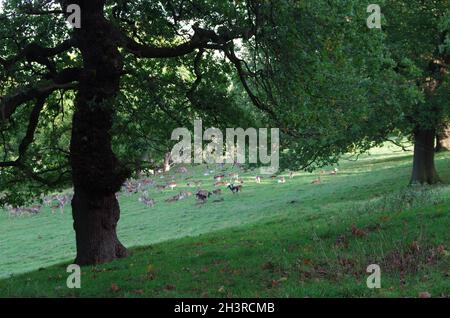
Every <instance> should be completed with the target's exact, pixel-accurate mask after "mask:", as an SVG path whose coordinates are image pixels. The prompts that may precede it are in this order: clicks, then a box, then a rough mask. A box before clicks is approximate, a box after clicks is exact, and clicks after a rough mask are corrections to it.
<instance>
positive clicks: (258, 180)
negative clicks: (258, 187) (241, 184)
mask: <svg viewBox="0 0 450 318" xmlns="http://www.w3.org/2000/svg"><path fill="white" fill-rule="evenodd" d="M255 181H256V183H258V184H259V183H261V177H260V176H256V177H255Z"/></svg>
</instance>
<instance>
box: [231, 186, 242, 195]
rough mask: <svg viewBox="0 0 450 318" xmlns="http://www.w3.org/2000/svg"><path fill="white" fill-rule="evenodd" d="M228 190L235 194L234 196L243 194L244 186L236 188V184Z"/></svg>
mask: <svg viewBox="0 0 450 318" xmlns="http://www.w3.org/2000/svg"><path fill="white" fill-rule="evenodd" d="M228 189H230V190H231V192H233V194H236V193H239V192H242V186H241V185H238V186H235V185H234V184H230V185H229V186H228Z"/></svg>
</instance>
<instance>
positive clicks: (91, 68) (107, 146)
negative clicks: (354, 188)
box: [70, 0, 129, 265]
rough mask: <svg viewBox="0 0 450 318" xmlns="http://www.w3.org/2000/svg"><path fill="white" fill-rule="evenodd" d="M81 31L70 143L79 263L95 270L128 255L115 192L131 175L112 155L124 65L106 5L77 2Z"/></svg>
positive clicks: (78, 35)
mask: <svg viewBox="0 0 450 318" xmlns="http://www.w3.org/2000/svg"><path fill="white" fill-rule="evenodd" d="M79 4H80V6H81V12H82V17H81V20H82V28H80V29H76V30H75V37H76V40H77V43H78V47H79V49H80V51H81V54H82V57H83V66H84V71H83V75H82V76H81V79H80V84H79V85H80V87H79V90H78V95H77V98H76V101H75V112H74V116H73V123H72V137H71V144H70V163H71V167H72V178H73V184H74V192H75V193H74V198H73V200H72V214H73V220H74V230H75V233H76V243H77V257H76V260H75V263H77V264H79V265H91V264H99V263H105V262H109V261H112V260H114V259H116V258H121V257H125V256H127V254H128V253H127V250H126V249H125V247H124V246H123V245H122V244H121V243H120V241H119V239H118V238H117V233H116V228H117V222H118V221H119V217H120V209H119V203H118V201H117V199H116V197H115V193H116V192H118V191H119V190H120V187H121V185H122V184H123V182H124V181H125V180H126V178H127V177H128V176H129V171H127V170H126V169H124V168H122V166H121V165H120V163H119V162H118V160H117V158H116V156H115V155H114V153H113V151H112V145H111V135H110V130H111V127H112V118H113V115H114V105H113V104H114V98H115V96H116V94H117V93H118V91H119V89H120V78H121V75H122V74H123V61H122V56H121V55H120V53H119V50H118V48H117V44H116V43H115V42H114V40H112V39H111V37H110V36H109V35H110V32H109V30H110V27H109V23H108V21H106V20H105V18H104V16H103V1H98V0H91V1H79Z"/></svg>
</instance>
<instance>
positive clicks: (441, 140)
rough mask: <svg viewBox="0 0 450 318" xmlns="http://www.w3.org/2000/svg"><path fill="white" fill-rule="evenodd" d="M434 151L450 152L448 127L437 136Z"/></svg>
mask: <svg viewBox="0 0 450 318" xmlns="http://www.w3.org/2000/svg"><path fill="white" fill-rule="evenodd" d="M436 151H437V152H441V151H450V126H449V127H447V128H445V129H444V130H443V131H441V132H440V133H438V134H437V138H436Z"/></svg>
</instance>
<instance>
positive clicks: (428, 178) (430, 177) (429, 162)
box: [411, 129, 440, 184]
mask: <svg viewBox="0 0 450 318" xmlns="http://www.w3.org/2000/svg"><path fill="white" fill-rule="evenodd" d="M435 136H436V131H435V130H433V129H429V130H423V129H417V130H416V131H415V133H414V163H413V171H412V177H411V184H436V183H438V182H440V179H439V176H438V174H437V171H436V167H435V165H434V154H435V147H434V141H435Z"/></svg>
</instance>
